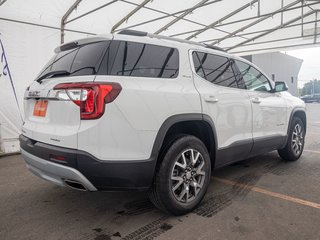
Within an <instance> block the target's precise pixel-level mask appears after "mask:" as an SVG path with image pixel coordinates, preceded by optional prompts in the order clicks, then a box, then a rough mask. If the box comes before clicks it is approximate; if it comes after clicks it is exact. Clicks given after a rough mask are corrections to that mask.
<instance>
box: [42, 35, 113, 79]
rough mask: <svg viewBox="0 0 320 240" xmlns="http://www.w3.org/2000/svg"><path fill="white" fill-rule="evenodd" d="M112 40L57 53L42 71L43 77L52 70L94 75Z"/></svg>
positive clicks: (75, 74)
mask: <svg viewBox="0 0 320 240" xmlns="http://www.w3.org/2000/svg"><path fill="white" fill-rule="evenodd" d="M109 44H110V41H103V42H96V43H90V44H86V45H82V46H80V47H78V48H74V49H71V50H67V51H62V52H59V53H58V54H56V55H55V56H54V57H53V58H51V60H50V61H49V63H48V64H47V65H46V66H45V67H44V69H43V70H42V71H41V73H40V75H39V76H38V78H39V77H41V76H43V75H45V74H46V73H48V72H51V71H68V72H70V76H79V75H92V74H95V73H96V72H97V71H98V70H99V66H100V63H101V60H102V58H103V56H104V54H105V52H106V50H107V48H108V46H109Z"/></svg>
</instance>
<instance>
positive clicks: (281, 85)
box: [273, 82, 289, 92]
mask: <svg viewBox="0 0 320 240" xmlns="http://www.w3.org/2000/svg"><path fill="white" fill-rule="evenodd" d="M288 89H289V88H288V85H287V84H286V83H285V82H275V86H274V90H273V92H284V91H287V90H288Z"/></svg>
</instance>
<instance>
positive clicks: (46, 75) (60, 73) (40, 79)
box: [36, 70, 70, 83]
mask: <svg viewBox="0 0 320 240" xmlns="http://www.w3.org/2000/svg"><path fill="white" fill-rule="evenodd" d="M60 75H62V76H63V75H70V72H68V71H65V70H60V71H52V72H48V73H46V74H44V75H42V76H41V77H39V78H38V79H36V81H37V82H38V83H41V82H42V80H43V79H45V78H52V77H56V76H60Z"/></svg>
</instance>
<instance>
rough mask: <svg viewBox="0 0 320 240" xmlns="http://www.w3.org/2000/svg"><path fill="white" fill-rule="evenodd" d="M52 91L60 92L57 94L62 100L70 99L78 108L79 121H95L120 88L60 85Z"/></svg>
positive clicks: (105, 85)
mask: <svg viewBox="0 0 320 240" xmlns="http://www.w3.org/2000/svg"><path fill="white" fill-rule="evenodd" d="M53 89H54V90H61V91H59V92H58V93H57V94H59V95H61V96H64V97H61V98H62V99H70V100H72V101H73V102H74V103H75V104H76V105H78V106H79V107H80V118H81V119H97V118H100V117H101V116H102V115H103V113H104V111H105V104H106V103H110V102H112V101H113V100H114V99H116V98H117V96H118V95H119V93H120V92H121V89H122V88H121V86H120V84H118V83H60V84H58V85H56V86H55V87H54V88H53Z"/></svg>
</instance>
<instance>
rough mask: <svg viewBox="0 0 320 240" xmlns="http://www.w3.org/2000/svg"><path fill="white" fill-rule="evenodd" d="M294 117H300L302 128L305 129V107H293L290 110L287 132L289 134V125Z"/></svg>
mask: <svg viewBox="0 0 320 240" xmlns="http://www.w3.org/2000/svg"><path fill="white" fill-rule="evenodd" d="M294 117H298V118H300V119H301V121H302V122H303V125H304V128H305V131H307V115H306V111H305V109H304V108H294V109H293V110H292V112H291V115H290V119H289V124H288V130H287V134H289V131H290V126H291V124H292V121H293V118H294Z"/></svg>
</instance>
